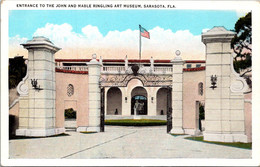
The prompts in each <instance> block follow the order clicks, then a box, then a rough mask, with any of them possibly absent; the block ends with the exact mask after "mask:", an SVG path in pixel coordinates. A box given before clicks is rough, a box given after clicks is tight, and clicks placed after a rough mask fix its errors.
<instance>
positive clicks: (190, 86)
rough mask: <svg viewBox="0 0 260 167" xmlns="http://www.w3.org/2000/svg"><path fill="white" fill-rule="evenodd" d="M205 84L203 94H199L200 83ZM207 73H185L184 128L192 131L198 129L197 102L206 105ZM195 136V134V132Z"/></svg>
mask: <svg viewBox="0 0 260 167" xmlns="http://www.w3.org/2000/svg"><path fill="white" fill-rule="evenodd" d="M200 82H202V83H203V94H202V95H200V94H199V90H198V89H199V86H198V85H199V83H200ZM204 98H205V71H194V72H184V73H183V128H184V129H187V130H190V131H192V130H191V129H193V130H195V129H196V128H197V123H198V122H196V120H197V119H196V116H197V115H196V114H198V113H196V112H197V111H196V101H198V102H202V103H204ZM193 134H194V132H193Z"/></svg>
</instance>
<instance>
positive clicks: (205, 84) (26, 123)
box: [11, 27, 251, 142]
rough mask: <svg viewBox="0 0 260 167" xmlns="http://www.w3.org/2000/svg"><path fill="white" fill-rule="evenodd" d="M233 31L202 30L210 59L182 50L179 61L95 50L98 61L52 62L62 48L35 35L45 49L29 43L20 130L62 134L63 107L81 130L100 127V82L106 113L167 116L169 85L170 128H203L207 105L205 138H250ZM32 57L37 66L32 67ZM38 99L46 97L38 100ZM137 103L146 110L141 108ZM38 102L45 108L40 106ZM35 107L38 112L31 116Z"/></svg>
mask: <svg viewBox="0 0 260 167" xmlns="http://www.w3.org/2000/svg"><path fill="white" fill-rule="evenodd" d="M232 35H234V34H233V33H231V32H229V31H227V30H226V29H224V28H223V27H215V28H213V29H212V30H210V31H208V32H206V33H204V34H203V35H202V38H203V42H204V43H205V45H206V48H207V49H206V61H198V60H192V61H185V60H182V58H181V56H180V55H179V54H176V56H175V58H174V59H173V60H153V58H151V59H150V60H141V61H140V60H132V59H130V60H128V59H127V57H126V58H125V59H115V60H112V59H110V60H109V59H105V60H102V59H101V58H100V59H97V56H96V55H93V57H92V59H56V60H54V56H53V54H54V53H55V51H57V50H58V48H57V47H55V46H54V45H53V44H52V43H51V42H50V41H48V40H47V39H45V38H42V37H41V38H34V40H32V41H34V42H35V41H36V43H37V44H39V45H41V46H43V48H44V49H43V50H42V51H40V52H38V51H37V50H36V49H34V47H33V46H34V44H32V43H30V42H28V43H26V44H24V46H25V47H27V48H28V50H29V65H28V67H29V68H28V69H29V72H28V76H26V77H25V78H24V80H23V81H22V82H21V84H19V85H18V92H19V93H20V99H19V102H18V103H17V104H18V105H19V112H18V113H19V128H18V129H17V131H16V134H17V135H22V136H49V135H53V134H58V133H62V132H64V130H65V129H64V127H65V126H66V125H65V123H66V122H65V119H64V110H65V109H68V108H73V109H74V110H76V112H77V117H76V123H75V125H74V126H75V128H76V129H77V131H100V110H101V88H104V108H105V118H106V119H126V118H133V119H141V118H150V119H165V120H166V113H167V110H168V108H167V101H168V103H169V100H168V98H169V96H168V97H167V91H168V90H171V100H170V103H171V108H172V130H171V133H178V134H184V133H185V134H192V135H200V134H202V132H201V130H200V129H199V123H200V122H199V104H203V105H205V110H206V111H205V112H206V113H205V117H206V118H205V125H204V128H205V131H204V132H203V135H204V139H205V140H210V141H225V142H234V141H240V142H250V141H251V103H250V100H246V101H245V98H244V94H243V92H245V91H246V89H247V87H246V86H247V85H245V82H244V80H243V79H242V78H239V77H238V76H237V74H235V73H234V71H232V69H233V67H232V63H231V62H232V55H231V51H230V39H231V37H232ZM50 47H51V48H50ZM49 50H50V51H49ZM53 50H54V51H53ZM39 57H40V58H42V57H43V58H42V59H41V61H37V58H39ZM50 58H51V59H50ZM49 59H50V60H49ZM32 62H34V65H35V66H31V65H30V64H32ZM54 62H55V66H56V69H55V68H54V67H55V66H54ZM37 63H38V64H37ZM134 65H138V67H139V69H138V74H137V75H136V74H134V71H133V68H132V67H133V66H134ZM39 68H40V69H39ZM37 69H39V70H40V72H38V71H37ZM50 69H51V70H50ZM30 70H32V71H34V72H30ZM54 70H55V71H54ZM215 75H216V76H217V84H216V85H217V87H216V88H215V89H212V88H211V86H212V81H211V80H212V77H211V76H215ZM50 77H51V78H52V79H51V80H50V81H51V83H50V81H49V78H50ZM30 79H39V81H40V80H41V79H42V80H43V81H40V82H39V83H38V84H39V85H41V87H42V89H43V90H38V91H37V90H36V89H34V88H33V87H32V85H31V83H30V82H31V81H30ZM241 84H242V86H241ZM50 93H51V94H50ZM40 97H42V99H39V101H37V100H38V98H40ZM248 98H250V97H249V95H247V97H246V99H248ZM35 100H36V101H35ZM32 101H34V104H32ZM35 102H36V103H35ZM137 102H138V105H137V106H142V110H138V111H137V109H136V108H135V105H136V104H137ZM139 103H140V104H141V105H140V104H139ZM36 104H37V105H36ZM31 106H34V107H35V108H31ZM37 107H42V109H41V111H40V110H38V108H37ZM11 111H12V110H11ZM30 111H33V112H34V114H29V115H28V112H30ZM12 112H13V113H15V112H14V111H12ZM16 113H17V112H16ZM48 114H51V116H50V115H48ZM32 115H33V116H32ZM32 119H33V120H36V119H37V120H43V121H42V122H43V124H44V126H42V125H41V126H40V125H39V126H38V124H39V123H40V122H41V121H39V122H37V121H35V122H34V124H32V123H30V120H32ZM33 132H34V133H33ZM43 132H44V133H43Z"/></svg>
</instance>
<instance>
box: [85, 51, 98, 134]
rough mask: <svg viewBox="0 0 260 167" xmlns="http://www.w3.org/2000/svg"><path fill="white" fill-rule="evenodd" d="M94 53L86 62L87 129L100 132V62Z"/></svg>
mask: <svg viewBox="0 0 260 167" xmlns="http://www.w3.org/2000/svg"><path fill="white" fill-rule="evenodd" d="M96 58H97V56H96V54H93V55H92V60H91V61H90V62H89V63H88V77H89V81H88V101H89V110H88V112H89V127H88V128H87V131H94V132H100V87H99V78H100V75H101V71H100V70H101V64H100V62H98V61H97V59H96Z"/></svg>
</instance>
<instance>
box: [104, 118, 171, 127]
mask: <svg viewBox="0 0 260 167" xmlns="http://www.w3.org/2000/svg"><path fill="white" fill-rule="evenodd" d="M166 123H167V121H165V120H154V119H117V120H105V125H116V126H159V125H166Z"/></svg>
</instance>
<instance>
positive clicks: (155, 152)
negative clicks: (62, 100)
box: [9, 126, 252, 159]
mask: <svg viewBox="0 0 260 167" xmlns="http://www.w3.org/2000/svg"><path fill="white" fill-rule="evenodd" d="M66 133H68V134H69V136H60V137H48V138H35V139H17V140H10V141H9V143H10V146H9V147H10V158H62V159H66V158H68V159H79V158H80V159H86V158H102V159H104V158H234V159H236V158H251V154H252V151H251V150H247V149H239V148H234V147H228V146H220V145H215V144H208V143H203V142H197V141H191V140H186V139H183V138H184V137H186V136H177V137H174V136H171V135H169V134H167V133H166V127H165V126H159V127H116V126H106V132H105V133H92V134H82V133H76V132H66Z"/></svg>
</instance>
